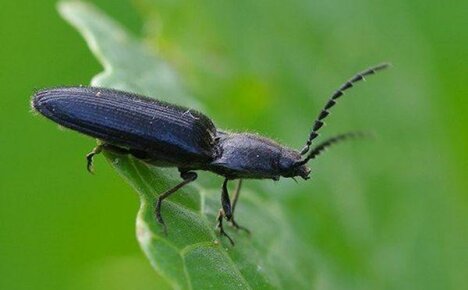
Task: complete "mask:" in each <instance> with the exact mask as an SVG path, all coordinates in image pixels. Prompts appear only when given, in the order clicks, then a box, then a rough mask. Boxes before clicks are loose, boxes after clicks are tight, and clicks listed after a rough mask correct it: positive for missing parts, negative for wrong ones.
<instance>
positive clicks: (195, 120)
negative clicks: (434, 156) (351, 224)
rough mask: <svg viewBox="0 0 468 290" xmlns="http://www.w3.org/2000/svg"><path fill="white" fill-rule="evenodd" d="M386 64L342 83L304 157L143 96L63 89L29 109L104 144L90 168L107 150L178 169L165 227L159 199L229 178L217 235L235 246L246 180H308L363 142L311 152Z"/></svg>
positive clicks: (40, 96)
mask: <svg viewBox="0 0 468 290" xmlns="http://www.w3.org/2000/svg"><path fill="white" fill-rule="evenodd" d="M387 66H388V65H387V64H381V65H378V66H375V67H373V68H370V69H367V70H365V71H363V72H362V73H359V74H357V75H356V76H355V77H353V78H352V79H350V80H349V81H347V82H346V83H344V84H343V85H342V86H341V87H340V88H339V89H338V90H337V91H336V92H335V93H334V94H333V95H332V96H331V98H330V99H329V100H328V102H327V103H326V105H325V107H324V108H323V109H322V111H321V112H320V114H319V116H318V117H317V119H316V121H315V123H314V126H313V128H312V131H311V133H310V135H309V138H308V140H307V142H306V145H305V146H304V148H303V149H302V150H300V151H298V150H294V149H290V148H287V147H285V146H283V145H280V144H279V143H277V142H275V141H273V140H271V139H268V138H266V137H262V136H260V135H257V134H251V133H230V132H226V131H222V130H219V129H217V128H216V127H215V125H214V124H213V122H212V121H211V120H210V119H209V118H208V117H206V116H205V115H203V114H202V113H200V112H197V111H195V110H191V109H188V108H184V107H181V106H176V105H173V104H169V103H166V102H162V101H158V100H155V99H151V98H147V97H143V96H140V95H136V94H132V93H127V92H123V91H117V90H113V89H106V88H98V87H59V88H52V89H44V90H41V91H39V92H37V93H36V94H35V95H34V96H33V98H32V106H33V108H34V109H35V110H37V111H38V112H39V113H41V114H42V115H44V116H45V117H47V118H49V119H51V120H52V121H54V122H56V123H58V124H60V125H62V126H64V127H66V128H70V129H72V130H75V131H78V132H81V133H84V134H86V135H89V136H91V137H95V138H97V139H99V140H100V141H101V145H98V146H97V147H96V148H94V149H93V151H92V152H91V153H89V154H88V155H87V160H88V163H87V166H88V170H89V171H91V170H92V161H93V156H94V155H96V154H98V153H100V152H101V151H102V150H110V151H114V152H117V153H121V154H131V155H132V156H134V157H135V158H138V159H140V160H142V161H144V162H146V163H149V164H152V165H155V166H160V167H177V168H178V169H179V172H180V175H181V177H182V179H183V181H182V182H181V183H179V184H178V185H176V186H175V187H174V188H171V189H169V190H168V191H166V192H164V193H161V194H160V195H159V197H158V200H157V203H156V205H155V213H156V218H157V220H158V222H159V223H161V224H162V225H163V229H164V232H166V226H165V223H164V220H163V218H162V215H161V204H162V201H163V200H164V199H165V198H167V197H168V196H170V195H171V194H172V193H174V192H176V191H177V190H178V189H180V188H181V187H183V186H185V185H186V184H188V183H190V182H192V181H194V180H195V179H196V178H197V173H196V172H195V171H197V170H205V171H211V172H213V173H215V174H218V175H221V176H223V177H224V178H225V180H224V182H223V186H222V192H221V204H222V208H221V209H220V211H219V214H218V218H217V227H218V229H219V230H220V233H221V234H222V235H224V236H226V237H227V238H228V239H229V241H230V242H231V243H232V244H234V243H233V241H232V239H231V238H230V237H229V236H228V235H227V234H226V233H225V231H224V229H223V223H222V222H223V218H226V220H227V221H230V222H231V224H232V225H233V226H234V227H235V228H241V229H244V230H247V229H245V228H243V227H241V226H239V225H238V224H237V223H236V222H235V220H234V217H233V213H234V209H235V205H236V203H237V199H238V197H239V192H240V187H241V181H242V179H273V180H278V179H279V178H280V177H286V178H288V177H290V178H294V177H301V178H303V179H309V174H310V169H309V168H308V167H307V163H308V162H309V161H310V160H312V159H314V158H315V157H316V156H317V155H318V154H320V153H321V152H322V151H323V150H324V149H326V148H327V147H329V146H330V145H332V144H334V143H337V142H339V141H341V140H344V139H348V138H353V137H359V136H361V135H362V134H361V133H346V134H342V135H338V136H336V137H333V138H330V139H327V140H325V141H324V142H322V143H320V144H318V145H317V146H315V147H313V148H312V149H311V148H310V146H311V144H312V141H313V140H314V139H315V138H316V137H317V136H318V131H319V130H320V128H321V127H322V126H323V125H324V123H323V120H324V119H325V118H326V117H327V116H328V115H329V109H330V108H332V107H333V106H334V105H335V104H336V100H337V99H338V98H339V97H340V96H342V95H343V92H344V91H345V90H347V89H349V88H351V87H352V86H353V84H354V83H355V82H357V81H360V80H362V79H364V77H365V76H367V75H371V74H374V73H375V72H376V71H378V70H381V69H383V68H385V67H387ZM234 179H237V180H239V184H238V186H237V189H236V192H235V193H234V196H233V202H232V204H231V201H230V198H229V194H228V191H227V182H228V181H229V180H234Z"/></svg>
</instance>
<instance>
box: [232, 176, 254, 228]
mask: <svg viewBox="0 0 468 290" xmlns="http://www.w3.org/2000/svg"><path fill="white" fill-rule="evenodd" d="M241 187H242V179H239V181H237V187H236V190H235V191H234V195H233V198H232V209H231V211H232V217H231V225H232V226H233V227H234V228H235V229H237V230H243V231H245V232H246V233H248V234H250V230H249V229H247V228H246V227H243V226H241V225H239V224H238V223H237V222H236V220H235V219H234V211H235V210H236V205H237V201H238V200H239V194H240V190H241Z"/></svg>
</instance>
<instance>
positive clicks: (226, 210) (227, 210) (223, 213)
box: [216, 178, 234, 246]
mask: <svg viewBox="0 0 468 290" xmlns="http://www.w3.org/2000/svg"><path fill="white" fill-rule="evenodd" d="M227 182H228V179H227V178H226V179H224V182H223V187H222V190H221V206H222V208H221V209H220V210H219V212H218V217H217V218H216V221H217V224H216V228H218V229H219V233H220V234H221V235H222V236H225V237H226V238H228V239H229V241H230V242H231V245H233V246H234V241H233V240H232V239H231V237H230V236H229V235H228V234H227V233H226V232H225V231H224V228H223V218H224V217H225V218H226V220H227V221H230V220H231V219H232V211H231V201H230V200H229V193H228V190H227Z"/></svg>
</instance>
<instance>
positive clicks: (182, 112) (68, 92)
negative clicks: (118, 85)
mask: <svg viewBox="0 0 468 290" xmlns="http://www.w3.org/2000/svg"><path fill="white" fill-rule="evenodd" d="M32 105H33V107H34V108H35V109H36V110H37V111H39V112H40V113H41V114H42V115H44V116H45V117H47V118H49V119H51V120H53V121H55V122H56V123H58V124H60V125H62V126H64V127H67V128H70V129H73V130H76V131H79V132H81V133H84V134H87V135H89V136H92V137H95V138H99V139H101V140H103V141H106V142H109V143H112V144H115V145H118V146H124V147H127V148H132V149H138V150H143V151H145V152H148V153H150V155H154V156H153V157H154V158H162V159H163V161H168V162H172V161H174V163H175V164H178V163H181V162H182V163H191V162H195V163H196V162H206V161H208V160H211V159H212V158H213V155H214V149H213V146H214V138H215V134H216V128H215V127H214V125H213V123H212V122H211V120H210V119H208V118H207V117H206V116H204V115H202V114H201V113H199V112H196V111H193V110H189V109H187V108H183V107H179V106H176V105H172V104H168V103H164V102H160V101H157V100H154V99H150V98H146V97H142V96H139V95H135V94H131V93H126V92H122V91H116V90H111V89H103V88H95V87H66V88H54V89H46V90H42V91H39V92H38V93H36V94H35V95H34V97H33V100H32Z"/></svg>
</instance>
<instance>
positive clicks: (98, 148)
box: [86, 145, 102, 174]
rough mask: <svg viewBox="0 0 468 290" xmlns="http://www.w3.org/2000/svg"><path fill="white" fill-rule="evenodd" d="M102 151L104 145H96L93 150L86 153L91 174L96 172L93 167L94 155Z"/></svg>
mask: <svg viewBox="0 0 468 290" xmlns="http://www.w3.org/2000/svg"><path fill="white" fill-rule="evenodd" d="M101 151H102V146H101V145H98V146H96V147H94V148H93V150H92V151H91V152H89V153H88V154H86V161H87V163H86V169H88V172H89V173H91V174H94V167H93V158H94V155H97V154H99V153H101Z"/></svg>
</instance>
